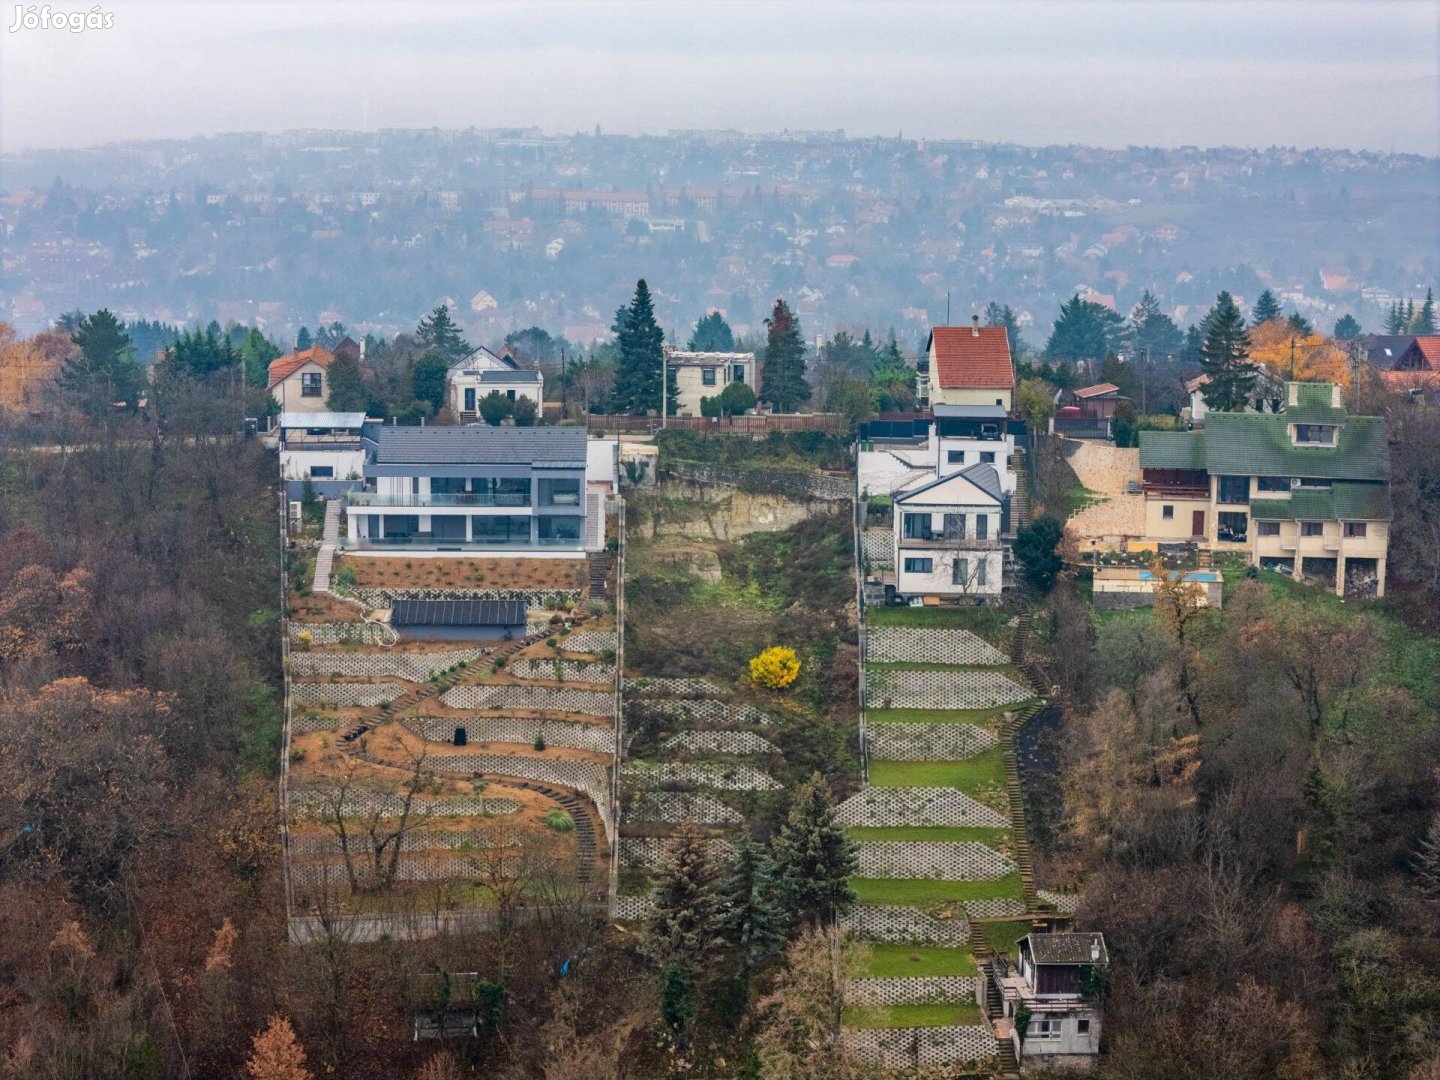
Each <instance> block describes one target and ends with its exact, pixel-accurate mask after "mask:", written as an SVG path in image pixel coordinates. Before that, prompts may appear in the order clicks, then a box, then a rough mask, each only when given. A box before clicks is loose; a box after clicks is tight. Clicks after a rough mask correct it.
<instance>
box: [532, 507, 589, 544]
mask: <svg viewBox="0 0 1440 1080" xmlns="http://www.w3.org/2000/svg"><path fill="white" fill-rule="evenodd" d="M539 520H540V542H541V543H542V544H543V543H545V542H546V541H551V542H563V541H574V540H579V539H580V536H581V532H582V530H583V529H584V528H585V519H584V518H582V517H571V516H570V515H568V514H566V515H559V514H556V515H554V516H550V515H546V516H544V517H542V518H540V519H539Z"/></svg>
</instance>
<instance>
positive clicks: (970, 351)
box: [926, 326, 1015, 390]
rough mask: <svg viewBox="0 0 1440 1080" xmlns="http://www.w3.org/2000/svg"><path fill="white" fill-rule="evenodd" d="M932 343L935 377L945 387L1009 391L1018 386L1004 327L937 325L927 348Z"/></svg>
mask: <svg viewBox="0 0 1440 1080" xmlns="http://www.w3.org/2000/svg"><path fill="white" fill-rule="evenodd" d="M932 346H933V352H934V353H935V371H934V372H933V377H934V379H935V384H936V385H937V386H939V387H940V388H941V389H942V390H971V389H974V390H1009V389H1011V388H1012V387H1014V385H1015V367H1014V365H1013V364H1012V363H1011V361H1010V338H1009V336H1008V335H1007V334H1006V333H1005V328H1004V327H1003V326H980V327H975V326H937V327H935V328H934V329H932V330H931V331H930V343H929V344H928V345H927V346H926V351H927V352H928V351H932Z"/></svg>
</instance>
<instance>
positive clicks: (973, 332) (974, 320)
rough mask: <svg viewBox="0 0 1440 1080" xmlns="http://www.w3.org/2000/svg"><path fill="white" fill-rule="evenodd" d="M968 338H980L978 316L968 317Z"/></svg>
mask: <svg viewBox="0 0 1440 1080" xmlns="http://www.w3.org/2000/svg"><path fill="white" fill-rule="evenodd" d="M970 336H971V337H979V336H980V316H979V315H971V316H970Z"/></svg>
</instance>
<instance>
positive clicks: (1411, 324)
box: [1400, 296, 1415, 334]
mask: <svg viewBox="0 0 1440 1080" xmlns="http://www.w3.org/2000/svg"><path fill="white" fill-rule="evenodd" d="M1400 332H1401V333H1402V334H1413V333H1414V332H1415V300H1414V298H1413V297H1409V296H1407V297H1406V298H1405V316H1404V322H1403V323H1402V328H1401V330H1400Z"/></svg>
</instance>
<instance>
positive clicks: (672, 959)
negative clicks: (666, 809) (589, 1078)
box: [644, 821, 725, 1046]
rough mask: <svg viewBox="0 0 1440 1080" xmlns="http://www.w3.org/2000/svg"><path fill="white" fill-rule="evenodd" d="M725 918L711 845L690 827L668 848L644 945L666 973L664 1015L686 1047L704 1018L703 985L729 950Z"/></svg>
mask: <svg viewBox="0 0 1440 1080" xmlns="http://www.w3.org/2000/svg"><path fill="white" fill-rule="evenodd" d="M722 914H723V909H722V907H721V903H720V896H719V892H718V890H717V887H716V867H715V864H714V861H713V860H712V858H711V854H710V839H709V837H707V836H706V835H705V834H704V833H702V832H701V831H700V829H699V828H698V827H697V826H696V825H695V823H694V822H693V821H687V822H685V823H684V824H682V825H681V826H680V828H679V830H678V831H677V832H676V833H675V835H674V836H673V837H672V838H671V840H670V842H669V844H668V845H666V852H665V862H664V865H663V866H662V867H661V869H660V871H659V873H658V875H657V876H656V880H655V891H654V894H653V905H652V907H651V910H650V914H649V916H648V917H647V918H646V920H645V941H644V950H645V953H646V955H648V956H649V957H650V958H651V959H652V960H654V961H655V963H656V965H657V966H658V967H659V968H660V975H661V1004H662V1012H663V1013H664V1015H665V1019H666V1022H667V1023H668V1024H669V1026H670V1028H671V1030H672V1031H673V1032H674V1033H675V1036H676V1039H677V1041H678V1042H679V1043H680V1044H681V1045H682V1046H683V1045H685V1044H687V1043H688V1042H689V1029H690V1026H691V1024H692V1023H693V1021H694V1018H695V1016H696V1014H697V1012H698V1008H697V1002H696V998H697V996H698V990H697V984H698V983H699V982H700V981H701V977H703V976H705V975H707V974H708V973H709V972H710V969H711V961H712V960H713V959H714V958H715V957H716V956H717V955H718V954H719V952H720V950H721V949H723V948H724V945H725V941H724V938H723V937H722V936H721V932H720V922H721V916H722Z"/></svg>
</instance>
